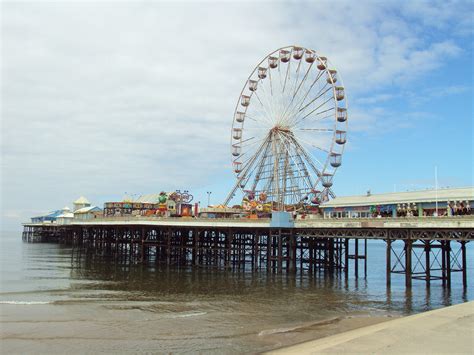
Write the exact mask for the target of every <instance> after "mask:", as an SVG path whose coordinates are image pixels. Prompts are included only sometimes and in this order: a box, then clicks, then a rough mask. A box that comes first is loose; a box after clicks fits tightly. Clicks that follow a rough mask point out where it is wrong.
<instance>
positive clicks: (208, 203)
mask: <svg viewBox="0 0 474 355" xmlns="http://www.w3.org/2000/svg"><path fill="white" fill-rule="evenodd" d="M206 193H207V207H209V206H210V204H211V194H212V191H207V192H206Z"/></svg>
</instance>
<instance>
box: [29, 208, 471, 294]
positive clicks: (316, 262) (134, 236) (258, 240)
mask: <svg viewBox="0 0 474 355" xmlns="http://www.w3.org/2000/svg"><path fill="white" fill-rule="evenodd" d="M473 239H474V217H473V216H465V217H447V218H411V219H410V218H407V219H391V218H389V219H366V220H364V219H358V220H354V219H338V220H335V219H313V220H297V221H296V222H295V226H294V228H271V227H270V220H269V219H266V220H265V219H261V220H250V219H204V218H189V219H186V218H147V217H136V218H108V219H107V218H102V219H96V220H87V221H74V222H73V223H71V224H67V225H59V224H53V223H26V224H24V231H23V240H24V241H25V242H54V243H63V244H68V245H72V246H73V252H77V253H79V254H81V253H93V254H95V255H100V256H107V257H111V258H113V259H116V260H121V261H123V262H130V263H144V264H150V263H155V264H163V265H169V266H176V267H190V266H193V267H210V268H222V269H228V270H235V271H244V270H246V271H249V270H251V271H255V272H256V271H259V270H261V271H266V272H271V273H283V272H301V273H310V274H314V275H316V274H319V273H325V274H328V275H334V274H335V273H338V274H342V275H345V276H346V277H347V276H348V275H349V274H350V273H352V274H353V275H354V276H355V277H363V276H367V273H368V269H367V261H368V258H369V255H368V254H367V243H368V242H370V241H372V240H382V241H384V242H385V243H386V256H385V257H386V270H385V273H386V282H387V286H390V284H391V279H392V276H393V275H403V276H404V278H405V285H406V287H407V288H410V287H411V286H412V282H413V280H422V281H424V282H426V285H427V286H429V285H430V283H431V282H436V281H437V282H441V283H442V284H443V285H444V286H446V287H447V288H449V287H451V278H452V274H453V273H460V274H461V276H462V284H463V286H464V287H467V283H468V282H467V281H468V279H467V265H466V264H467V262H466V261H467V251H466V244H467V243H468V242H470V241H472V240H473ZM372 272H380V271H379V270H374V271H372Z"/></svg>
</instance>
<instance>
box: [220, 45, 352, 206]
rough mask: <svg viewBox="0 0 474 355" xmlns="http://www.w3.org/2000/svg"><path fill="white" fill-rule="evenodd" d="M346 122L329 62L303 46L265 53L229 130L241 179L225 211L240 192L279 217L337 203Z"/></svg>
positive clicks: (338, 80)
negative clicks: (335, 190) (334, 187)
mask: <svg viewBox="0 0 474 355" xmlns="http://www.w3.org/2000/svg"><path fill="white" fill-rule="evenodd" d="M347 119H348V116H347V102H346V93H345V89H344V86H343V83H342V79H341V77H340V75H339V73H338V72H337V70H336V69H334V67H333V66H332V65H331V64H330V62H329V60H328V59H327V58H326V57H324V56H320V55H319V54H318V53H317V52H316V51H315V50H313V49H308V48H304V47H300V46H288V47H283V48H279V49H277V50H275V51H273V52H271V53H270V54H268V55H267V56H266V57H265V58H264V59H263V60H262V61H261V62H260V63H258V64H257V65H256V66H255V68H254V70H253V71H252V72H251V74H250V75H249V77H248V78H247V81H246V82H245V84H244V87H243V89H242V91H241V93H240V95H239V98H238V100H237V104H236V107H235V111H234V117H233V122H232V131H231V156H232V166H233V171H234V173H235V175H236V179H237V181H236V183H235V185H234V187H233V189H232V190H231V191H230V192H229V194H228V196H227V198H226V200H225V202H224V205H227V204H228V203H229V202H230V200H231V199H232V198H233V196H234V194H235V192H236V191H237V190H238V189H241V190H242V191H243V192H244V201H247V202H249V201H250V202H251V201H257V202H258V204H259V205H261V204H266V205H270V206H271V209H272V210H277V211H284V210H286V209H288V207H289V206H292V207H294V208H295V209H297V208H298V206H303V205H307V204H312V205H319V204H320V203H321V202H324V201H327V200H328V199H329V198H330V197H332V198H333V197H335V195H334V193H333V191H332V190H331V187H332V185H333V179H334V175H335V173H336V170H337V168H338V167H340V166H341V163H342V155H343V152H344V146H345V144H346V135H347ZM243 207H244V208H245V207H246V206H245V205H244V206H243ZM247 209H250V207H248V208H247Z"/></svg>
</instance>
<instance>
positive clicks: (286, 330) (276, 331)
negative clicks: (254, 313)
mask: <svg viewBox="0 0 474 355" xmlns="http://www.w3.org/2000/svg"><path fill="white" fill-rule="evenodd" d="M340 320H341V317H332V318H329V319H323V320H318V321H314V322H308V323H302V324H299V325H295V326H293V327H288V328H277V329H267V330H262V331H261V332H260V333H258V336H265V335H272V334H279V333H290V332H294V331H298V330H301V329H304V328H309V327H313V326H318V325H327V324H331V323H336V322H339V321H340Z"/></svg>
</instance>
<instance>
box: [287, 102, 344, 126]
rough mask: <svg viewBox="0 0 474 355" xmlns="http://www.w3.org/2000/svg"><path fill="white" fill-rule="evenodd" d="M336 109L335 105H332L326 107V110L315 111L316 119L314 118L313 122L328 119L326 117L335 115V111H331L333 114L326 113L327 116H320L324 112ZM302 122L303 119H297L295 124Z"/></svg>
mask: <svg viewBox="0 0 474 355" xmlns="http://www.w3.org/2000/svg"><path fill="white" fill-rule="evenodd" d="M334 109H335V107H334V106H332V107H330V108H328V109H326V110H323V111H319V112H317V113H315V114H314V115H313V117H314V120H312V121H311V122H313V121H322V120H324V119H326V118H329V117H334V113H331V114H329V115H325V116H320V115H322V114H324V113H327V112H330V111H333V110H334ZM308 117H309V116H308ZM300 122H301V121H296V122H295V123H294V125H295V126H297V125H298V124H299V123H300Z"/></svg>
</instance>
